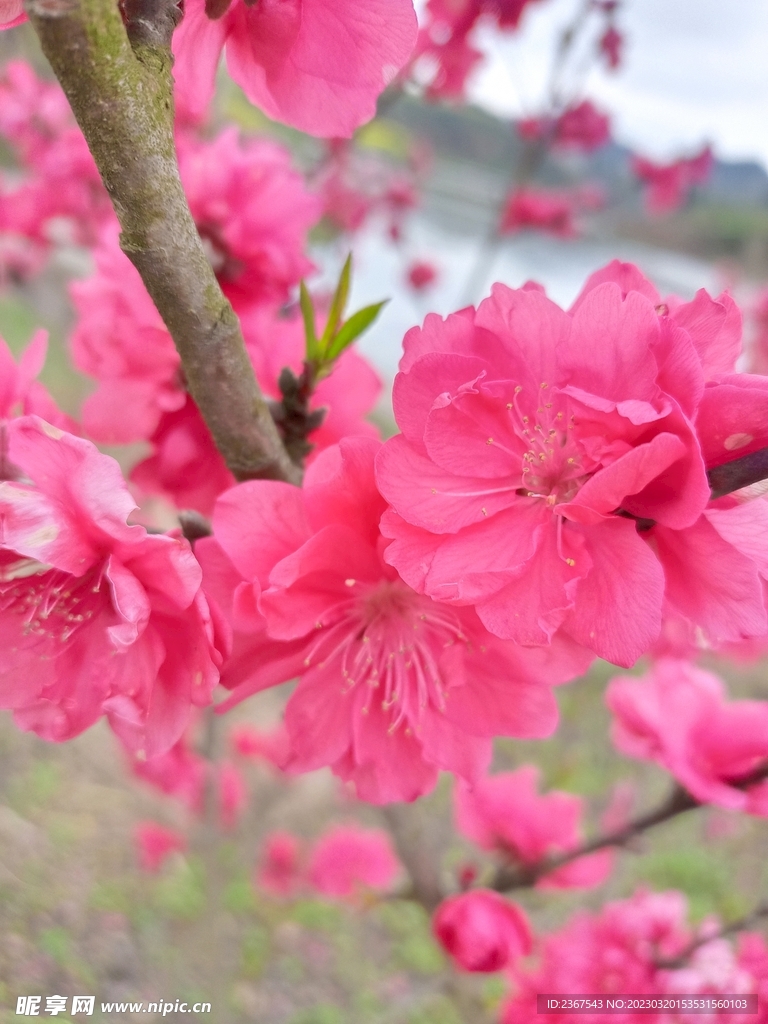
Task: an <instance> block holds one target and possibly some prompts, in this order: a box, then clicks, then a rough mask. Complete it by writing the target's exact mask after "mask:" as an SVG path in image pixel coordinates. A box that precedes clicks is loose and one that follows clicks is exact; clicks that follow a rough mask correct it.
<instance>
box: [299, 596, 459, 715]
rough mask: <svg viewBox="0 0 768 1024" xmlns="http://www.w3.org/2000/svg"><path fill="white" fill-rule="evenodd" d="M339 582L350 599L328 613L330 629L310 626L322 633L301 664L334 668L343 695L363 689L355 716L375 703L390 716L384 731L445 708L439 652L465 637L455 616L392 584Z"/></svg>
mask: <svg viewBox="0 0 768 1024" xmlns="http://www.w3.org/2000/svg"><path fill="white" fill-rule="evenodd" d="M344 582H345V585H346V587H347V588H348V589H349V592H350V596H349V598H348V599H346V600H343V601H341V602H340V603H339V604H338V605H336V606H335V607H334V608H333V609H332V617H333V623H332V624H330V625H329V624H328V623H327V622H318V623H317V626H318V629H321V630H322V635H321V636H320V637H319V639H318V640H317V641H316V642H315V643H314V644H313V646H312V648H311V650H310V652H309V653H308V654H307V657H306V658H305V662H304V663H305V665H306V666H307V667H310V666H316V667H318V668H324V667H325V666H327V665H329V664H331V663H335V664H337V665H338V667H339V670H340V673H341V677H342V680H343V682H344V692H345V693H349V692H350V691H351V690H353V689H355V688H363V687H365V693H364V694H363V695H362V702H361V712H362V713H363V714H368V713H369V712H370V709H371V705H372V703H373V701H379V702H380V706H381V709H382V710H383V711H385V712H387V713H388V714H389V715H390V718H391V724H390V727H389V731H390V732H394V730H395V729H397V728H398V726H399V725H401V724H402V723H404V724H405V727H406V732H407V733H409V734H410V730H411V727H413V729H414V730H418V727H419V722H420V719H421V716H422V713H423V712H424V711H425V709H427V708H428V707H429V708H431V709H432V710H439V711H443V710H444V709H445V696H446V681H445V680H444V679H443V676H442V672H441V669H440V666H439V663H438V662H439V658H440V653H441V652H442V651H443V650H444V649H445V648H446V647H450V646H451V645H453V644H455V643H457V642H459V643H464V644H467V643H468V639H467V637H466V636H465V634H464V633H463V632H462V629H461V624H460V621H459V619H458V616H457V615H456V613H455V612H453V611H452V610H451V609H450V608H444V607H440V606H439V605H436V604H435V603H434V602H433V601H432V600H430V599H429V598H424V597H422V596H421V595H419V594H416V593H414V592H413V591H411V590H409V589H408V588H407V587H406V586H405V585H404V584H403V583H401V582H399V581H395V580H392V581H390V580H385V581H381V582H379V583H375V584H370V583H363V582H360V581H358V580H352V579H348V580H345V581H344Z"/></svg>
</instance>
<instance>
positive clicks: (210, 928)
mask: <svg viewBox="0 0 768 1024" xmlns="http://www.w3.org/2000/svg"><path fill="white" fill-rule="evenodd" d="M608 675H609V668H608V666H598V667H597V668H596V669H595V670H594V671H593V673H592V674H590V676H588V677H587V678H585V679H583V680H579V681H577V682H574V683H573V684H570V685H569V686H567V687H563V688H561V690H560V701H561V708H562V712H563V721H562V725H561V728H560V730H559V731H558V733H557V735H556V737H554V738H553V739H551V740H548V741H545V742H525V743H523V742H515V741H503V742H499V743H498V744H497V754H496V761H495V765H494V769H495V770H501V769H507V768H512V767H514V766H517V765H519V764H521V763H523V762H525V761H535V762H536V763H538V764H539V765H540V766H541V769H542V773H543V777H544V780H545V783H546V785H547V786H555V787H558V788H563V789H567V790H570V791H572V792H576V793H580V794H583V795H585V796H586V797H587V799H588V803H589V807H590V814H589V827H590V829H595V828H597V818H598V816H599V813H600V812H601V811H602V810H604V808H605V804H606V799H607V797H608V796H609V795H610V792H611V789H612V787H613V786H614V785H616V784H617V783H618V782H620V781H630V782H632V783H633V785H634V786H635V787H636V807H635V810H636V811H637V810H641V809H644V808H646V807H648V806H651V805H653V804H655V803H656V802H657V801H658V800H660V799H661V798H662V797H663V795H664V793H665V792H666V789H667V786H668V785H669V782H668V780H667V778H666V777H665V776H664V773H663V772H661V771H660V770H657V769H655V768H653V767H650V766H645V765H640V764H635V763H633V762H629V761H625V760H622V759H620V758H619V757H618V756H616V755H615V754H614V753H613V752H612V750H611V747H610V744H609V742H608V740H607V726H608V715H607V712H606V710H605V708H604V706H603V703H602V693H603V690H604V686H605V681H606V679H607V677H608ZM731 676H732V678H733V683H732V687H731V689H732V693H733V695H734V696H737V695H738V696H747V695H752V696H756V697H757V696H759V697H765V696H766V677H765V670H764V667H752V668H749V669H747V670H744V671H739V672H731ZM277 710H278V697H277V696H276V695H267V696H266V697H265V698H264V699H263V701H262V704H261V705H259V704H257V703H255V702H252V704H251V706H250V707H246V709H245V711H244V712H243V715H248V716H250V717H251V718H253V716H254V715H255V716H256V717H257V719H260V720H262V721H263V720H265V719H267V718H273V717H274V715H275V713H276V712H277ZM243 715H239V716H238V717H239V718H242V717H243ZM226 724H229V719H227V723H226ZM246 767H247V776H248V782H249V786H250V790H251V794H252V795H251V800H250V803H249V807H248V811H247V813H246V815H245V817H244V819H243V820H242V822H241V823H240V825H239V826H238V827H237V829H236V830H235V831H234V832H232V833H229V834H224V833H220V832H218V830H217V829H215V828H211V827H206V826H205V825H203V824H201V823H199V822H195V821H193V820H190V819H189V817H188V816H187V814H186V812H184V811H183V810H182V809H181V808H180V807H179V806H178V805H176V804H174V803H173V802H172V801H170V800H166V799H164V798H160V797H157V796H155V794H154V793H153V792H151V791H149V790H148V789H147V788H145V787H144V786H143V785H142V784H140V783H136V782H134V781H131V779H130V778H129V777H128V775H127V773H126V771H125V770H124V765H123V763H122V759H121V756H120V754H119V751H118V750H117V745H116V744H115V742H114V741H113V740H112V738H111V736H110V735H109V733H108V730H106V729H105V728H101V727H99V728H96V729H93V730H92V731H91V732H89V733H87V734H86V735H84V736H82V737H80V738H79V739H77V740H75V741H73V742H71V743H68V744H64V745H61V746H56V745H50V744H45V743H43V742H41V741H39V740H37V739H36V738H34V737H32V736H28V735H25V734H22V733H19V732H18V731H17V730H16V729H15V728H14V727H13V726H12V724H11V722H10V721H9V720H8V717H7V716H6V717H4V718H3V720H2V723H1V724H0V779H1V781H0V936H1V938H0V1003H2V1005H4V1006H6V1007H8V1009H6V1010H4V1011H0V1021H2V1022H3V1024H5V1022H10V1021H11V1019H14V1020H15V1019H17V1018H16V1017H15V1014H14V1013H13V1009H12V1008H13V1007H15V1000H16V996H17V995H27V994H35V993H37V994H42V995H45V994H51V995H52V994H60V995H70V996H71V995H76V994H78V995H82V994H91V995H95V996H96V1004H97V1011H96V1015H95V1016H94V1020H98V1019H100V1018H99V1010H98V1006H99V1003H100V1002H101V1001H102V1000H105V1001H114V1000H142V999H143V1000H145V1001H150V1000H153V999H161V1000H163V999H166V1000H176V999H186V1000H188V1001H190V1002H192V1001H194V1000H207V1001H210V1002H211V1003H212V1004H213V1013H212V1015H211V1017H210V1018H207V1019H211V1020H213V1021H215V1022H216V1024H227V1022H247V1021H255V1022H264V1024H368V1022H370V1024H454V1022H455V1024H460V1022H462V1024H484V1022H486V1021H491V1020H493V1019H494V1009H495V1007H496V1005H497V1003H498V1000H499V999H500V997H501V995H502V993H503V991H504V983H503V979H501V978H500V977H497V976H490V977H483V976H473V977H463V978H458V977H457V976H456V975H454V974H452V973H451V972H450V971H449V970H447V968H446V964H445V961H444V958H443V956H442V955H441V953H440V952H439V950H438V949H437V947H436V946H435V945H434V943H433V942H432V940H431V938H430V936H429V928H428V921H427V918H426V915H425V914H424V913H423V911H421V909H420V908H418V907H416V906H414V905H413V904H411V903H408V902H406V901H403V900H385V901H379V902H376V901H373V900H371V902H370V903H369V904H368V905H367V906H366V907H361V906H358V907H351V906H346V905H339V904H332V903H330V902H326V901H321V900H317V899H315V898H312V897H311V896H310V895H309V894H307V896H305V897H303V898H301V899H298V900H295V901H281V900H278V899H275V898H271V897H267V896H265V895H263V894H259V893H257V892H256V890H255V889H254V888H253V886H252V884H251V876H252V872H253V866H254V863H255V860H256V857H257V853H258V850H259V848H260V846H261V843H262V840H263V838H264V836H265V834H266V833H267V832H269V831H271V830H272V829H275V828H287V829H289V830H291V831H293V832H295V833H296V834H298V835H299V836H302V837H305V838H307V839H311V838H313V837H315V836H317V835H318V834H319V833H320V832H321V831H322V830H323V829H324V828H325V827H326V826H327V824H328V823H329V822H330V821H333V820H343V819H348V818H350V817H355V818H357V819H359V820H362V822H363V823H364V824H367V825H380V824H381V823H382V820H381V817H380V815H379V812H378V811H377V810H376V809H375V808H370V807H363V806H360V805H356V804H353V803H350V802H349V801H346V800H345V799H344V797H343V796H342V795H340V793H339V790H338V789H337V787H336V785H335V783H334V781H333V780H332V778H331V777H330V775H328V774H327V773H325V772H320V773H317V774H315V775H312V776H307V777H304V778H302V779H299V780H296V781H292V782H285V781H283V780H282V779H280V778H279V777H277V776H276V775H275V774H274V773H273V772H272V771H271V770H269V769H267V768H266V767H264V768H262V767H260V766H246ZM408 814H409V815H410V816H412V818H413V822H412V824H413V825H414V827H415V828H416V829H417V830H418V829H421V830H423V831H424V833H425V838H426V841H427V842H429V843H430V844H433V845H434V846H435V847H436V848H437V849H439V850H442V863H443V869H444V875H445V880H446V883H447V884H450V881H451V879H452V878H453V877H455V869H456V868H457V866H458V865H459V864H460V863H463V862H466V860H467V859H468V858H469V859H472V858H473V856H474V857H475V859H476V860H477V863H478V864H482V863H483V862H482V859H481V858H480V857H479V855H473V853H472V851H471V849H470V848H469V847H468V846H466V845H465V844H464V843H463V841H462V840H460V839H458V838H457V837H456V836H455V835H452V832H451V828H450V793H449V783H448V779H447V778H446V779H444V780H443V784H442V785H441V786H440V787H439V789H438V791H437V792H436V793H435V794H434V795H433V796H432V797H430V798H429V799H427V800H423V801H421V802H420V803H418V804H417V805H412V806H411V807H409V808H408ZM147 818H151V819H153V820H156V821H159V822H161V823H164V824H167V825H171V826H173V827H178V828H181V829H182V830H184V831H186V832H187V834H188V835H189V839H190V851H189V852H188V853H187V854H186V855H183V856H182V855H180V854H176V855H174V856H173V857H172V858H171V860H169V861H168V862H167V863H166V864H165V866H164V868H163V869H162V871H161V872H160V873H159V874H158V875H156V876H151V875H146V874H144V873H142V872H141V871H140V870H139V868H138V866H137V859H136V854H135V848H134V844H133V829H134V827H135V825H136V823H137V822H138V821H140V820H144V819H147ZM766 854H768V829H767V828H766V822H765V821H762V820H758V819H750V818H746V817H739V816H737V815H731V814H727V813H726V812H719V811H703V810H697V811H694V812H691V813H690V814H688V815H686V816H683V817H681V818H679V819H677V820H675V821H673V822H670V823H668V824H666V825H663V826H660V827H658V828H657V829H655V830H654V831H653V832H652V833H649V834H648V835H647V836H646V837H645V838H644V839H643V840H642V841H641V842H640V843H638V846H637V849H636V850H634V851H633V852H623V853H622V854H621V855H620V856H619V857H618V858H617V866H616V869H615V871H614V874H613V877H612V878H611V880H610V882H609V884H607V885H606V886H603V887H601V888H600V889H597V890H595V891H592V892H587V893H584V892H574V893H561V892H536V891H524V892H521V893H519V894H516V896H515V898H516V899H519V901H520V902H521V903H522V904H523V905H524V906H525V907H526V909H527V910H528V911H529V912H530V914H531V916H532V919H533V921H534V923H535V926H536V927H537V929H545V930H546V929H549V928H551V927H554V926H556V925H557V924H559V923H560V922H561V921H563V920H564V919H565V918H566V917H567V916H568V915H569V914H570V913H572V912H573V911H574V910H575V909H577V908H579V907H584V906H586V907H592V908H597V907H598V906H600V905H601V904H602V902H603V901H604V900H605V899H607V898H614V897H619V896H625V895H628V894H629V893H631V892H632V891H633V890H634V889H635V887H636V886H637V885H638V884H642V883H645V884H648V885H650V886H651V887H653V888H655V889H664V888H668V887H674V888H678V889H681V890H682V891H683V892H685V893H687V895H688V897H689V899H690V905H691V911H692V914H693V916H694V918H695V919H697V920H698V919H701V918H702V917H703V916H705V915H707V914H710V913H717V914H719V915H721V916H722V917H723V918H726V919H727V918H731V917H735V916H738V915H740V914H741V913H743V912H744V911H746V910H747V909H748V908H749V907H751V906H752V905H753V904H754V902H756V899H757V896H756V894H757V893H760V892H765V891H766V887H767V886H768V857H767V856H766ZM59 1019H62V1018H59ZM78 1019H80V1018H78ZM104 1019H109V1020H119V1019H125V1020H129V1019H136V1020H138V1019H141V1020H146V1019H149V1017H148V1015H147V1014H141V1015H140V1016H138V1015H134V1017H133V1018H131V1016H130V1015H124V1016H123V1017H121V1016H120V1015H117V1014H110V1015H109V1017H108V1018H104ZM164 1019H167V1020H169V1021H172V1020H176V1019H178V1020H180V1021H183V1020H185V1019H189V1018H188V1017H185V1016H184V1015H181V1014H179V1015H178V1016H174V1015H172V1014H171V1015H168V1016H167V1017H166V1018H164Z"/></svg>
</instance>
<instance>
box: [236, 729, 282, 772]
mask: <svg viewBox="0 0 768 1024" xmlns="http://www.w3.org/2000/svg"><path fill="white" fill-rule="evenodd" d="M229 739H230V743H231V744H232V747H233V748H234V750H235V751H236V752H237V753H238V754H240V756H241V757H247V758H249V759H252V760H254V761H266V762H267V763H268V764H271V765H272V766H273V767H274V768H278V769H281V768H282V766H283V764H284V763H285V761H286V759H287V757H288V753H289V741H288V733H287V732H286V730H285V726H284V725H283V724H282V723H280V725H277V726H275V728H273V729H269V730H264V729H256V728H255V727H254V726H252V725H236V726H235V727H234V728H233V729H232V731H231V732H230V734H229Z"/></svg>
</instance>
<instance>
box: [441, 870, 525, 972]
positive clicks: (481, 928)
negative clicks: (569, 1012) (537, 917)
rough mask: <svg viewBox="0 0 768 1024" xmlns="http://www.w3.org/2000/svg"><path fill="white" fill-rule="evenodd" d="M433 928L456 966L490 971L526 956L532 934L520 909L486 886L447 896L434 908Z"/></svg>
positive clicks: (465, 969)
mask: <svg viewBox="0 0 768 1024" xmlns="http://www.w3.org/2000/svg"><path fill="white" fill-rule="evenodd" d="M432 930H433V932H434V935H435V938H436V939H437V941H438V942H439V943H440V945H441V946H442V947H443V949H445V951H446V952H447V953H449V954H450V955H451V957H452V959H453V960H454V962H455V963H456V966H457V967H459V968H461V969H462V970H464V971H481V972H485V973H487V972H492V971H500V970H502V969H503V968H505V967H507V968H509V967H511V966H513V965H515V964H516V962H517V961H518V960H519V959H520V957H523V956H527V955H528V954H529V953H530V952H531V949H532V946H533V936H532V933H531V927H530V925H529V924H528V919H527V917H526V916H525V913H524V912H523V910H522V909H521V908H520V907H518V905H517V904H516V903H512V902H511V900H507V899H504V897H503V896H500V895H499V894H498V893H497V892H492V891H491V890H489V889H472V890H471V891H470V892H465V893H461V894H460V895H458V896H449V897H448V899H446V900H443V902H442V903H441V904H440V906H439V907H438V908H437V910H436V911H435V916H434V918H433V921H432Z"/></svg>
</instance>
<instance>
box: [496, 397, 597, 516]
mask: <svg viewBox="0 0 768 1024" xmlns="http://www.w3.org/2000/svg"><path fill="white" fill-rule="evenodd" d="M529 391H530V389H529ZM507 411H508V412H509V416H510V426H511V428H512V431H513V433H514V434H515V436H516V437H517V438H518V439H519V441H521V442H522V444H523V445H524V451H523V457H522V467H521V471H522V478H523V486H522V488H521V490H522V492H523V493H524V494H525V495H526V496H527V497H531V498H543V499H544V500H545V501H546V502H547V504H548V505H555V504H559V503H560V502H566V501H570V500H571V499H572V498H573V497H574V495H575V494H576V492H577V491H578V490H579V488H580V487H581V486H582V484H583V483H584V482H585V481H586V479H587V477H588V476H589V471H588V469H587V467H586V466H585V458H584V452H583V450H582V448H581V445H579V443H578V441H577V440H576V438H575V436H574V429H575V416H574V414H573V413H572V412H571V411H570V404H569V402H568V399H567V398H566V396H564V395H562V394H561V393H560V392H558V391H557V390H554V389H553V390H551V391H550V389H549V387H548V385H547V384H546V383H543V384H541V385H540V389H539V393H538V394H530V393H526V391H525V390H524V389H523V388H522V387H521V386H520V385H519V384H518V386H517V387H516V388H515V393H514V398H513V399H512V401H511V402H508V403H507ZM590 468H591V467H590Z"/></svg>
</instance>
